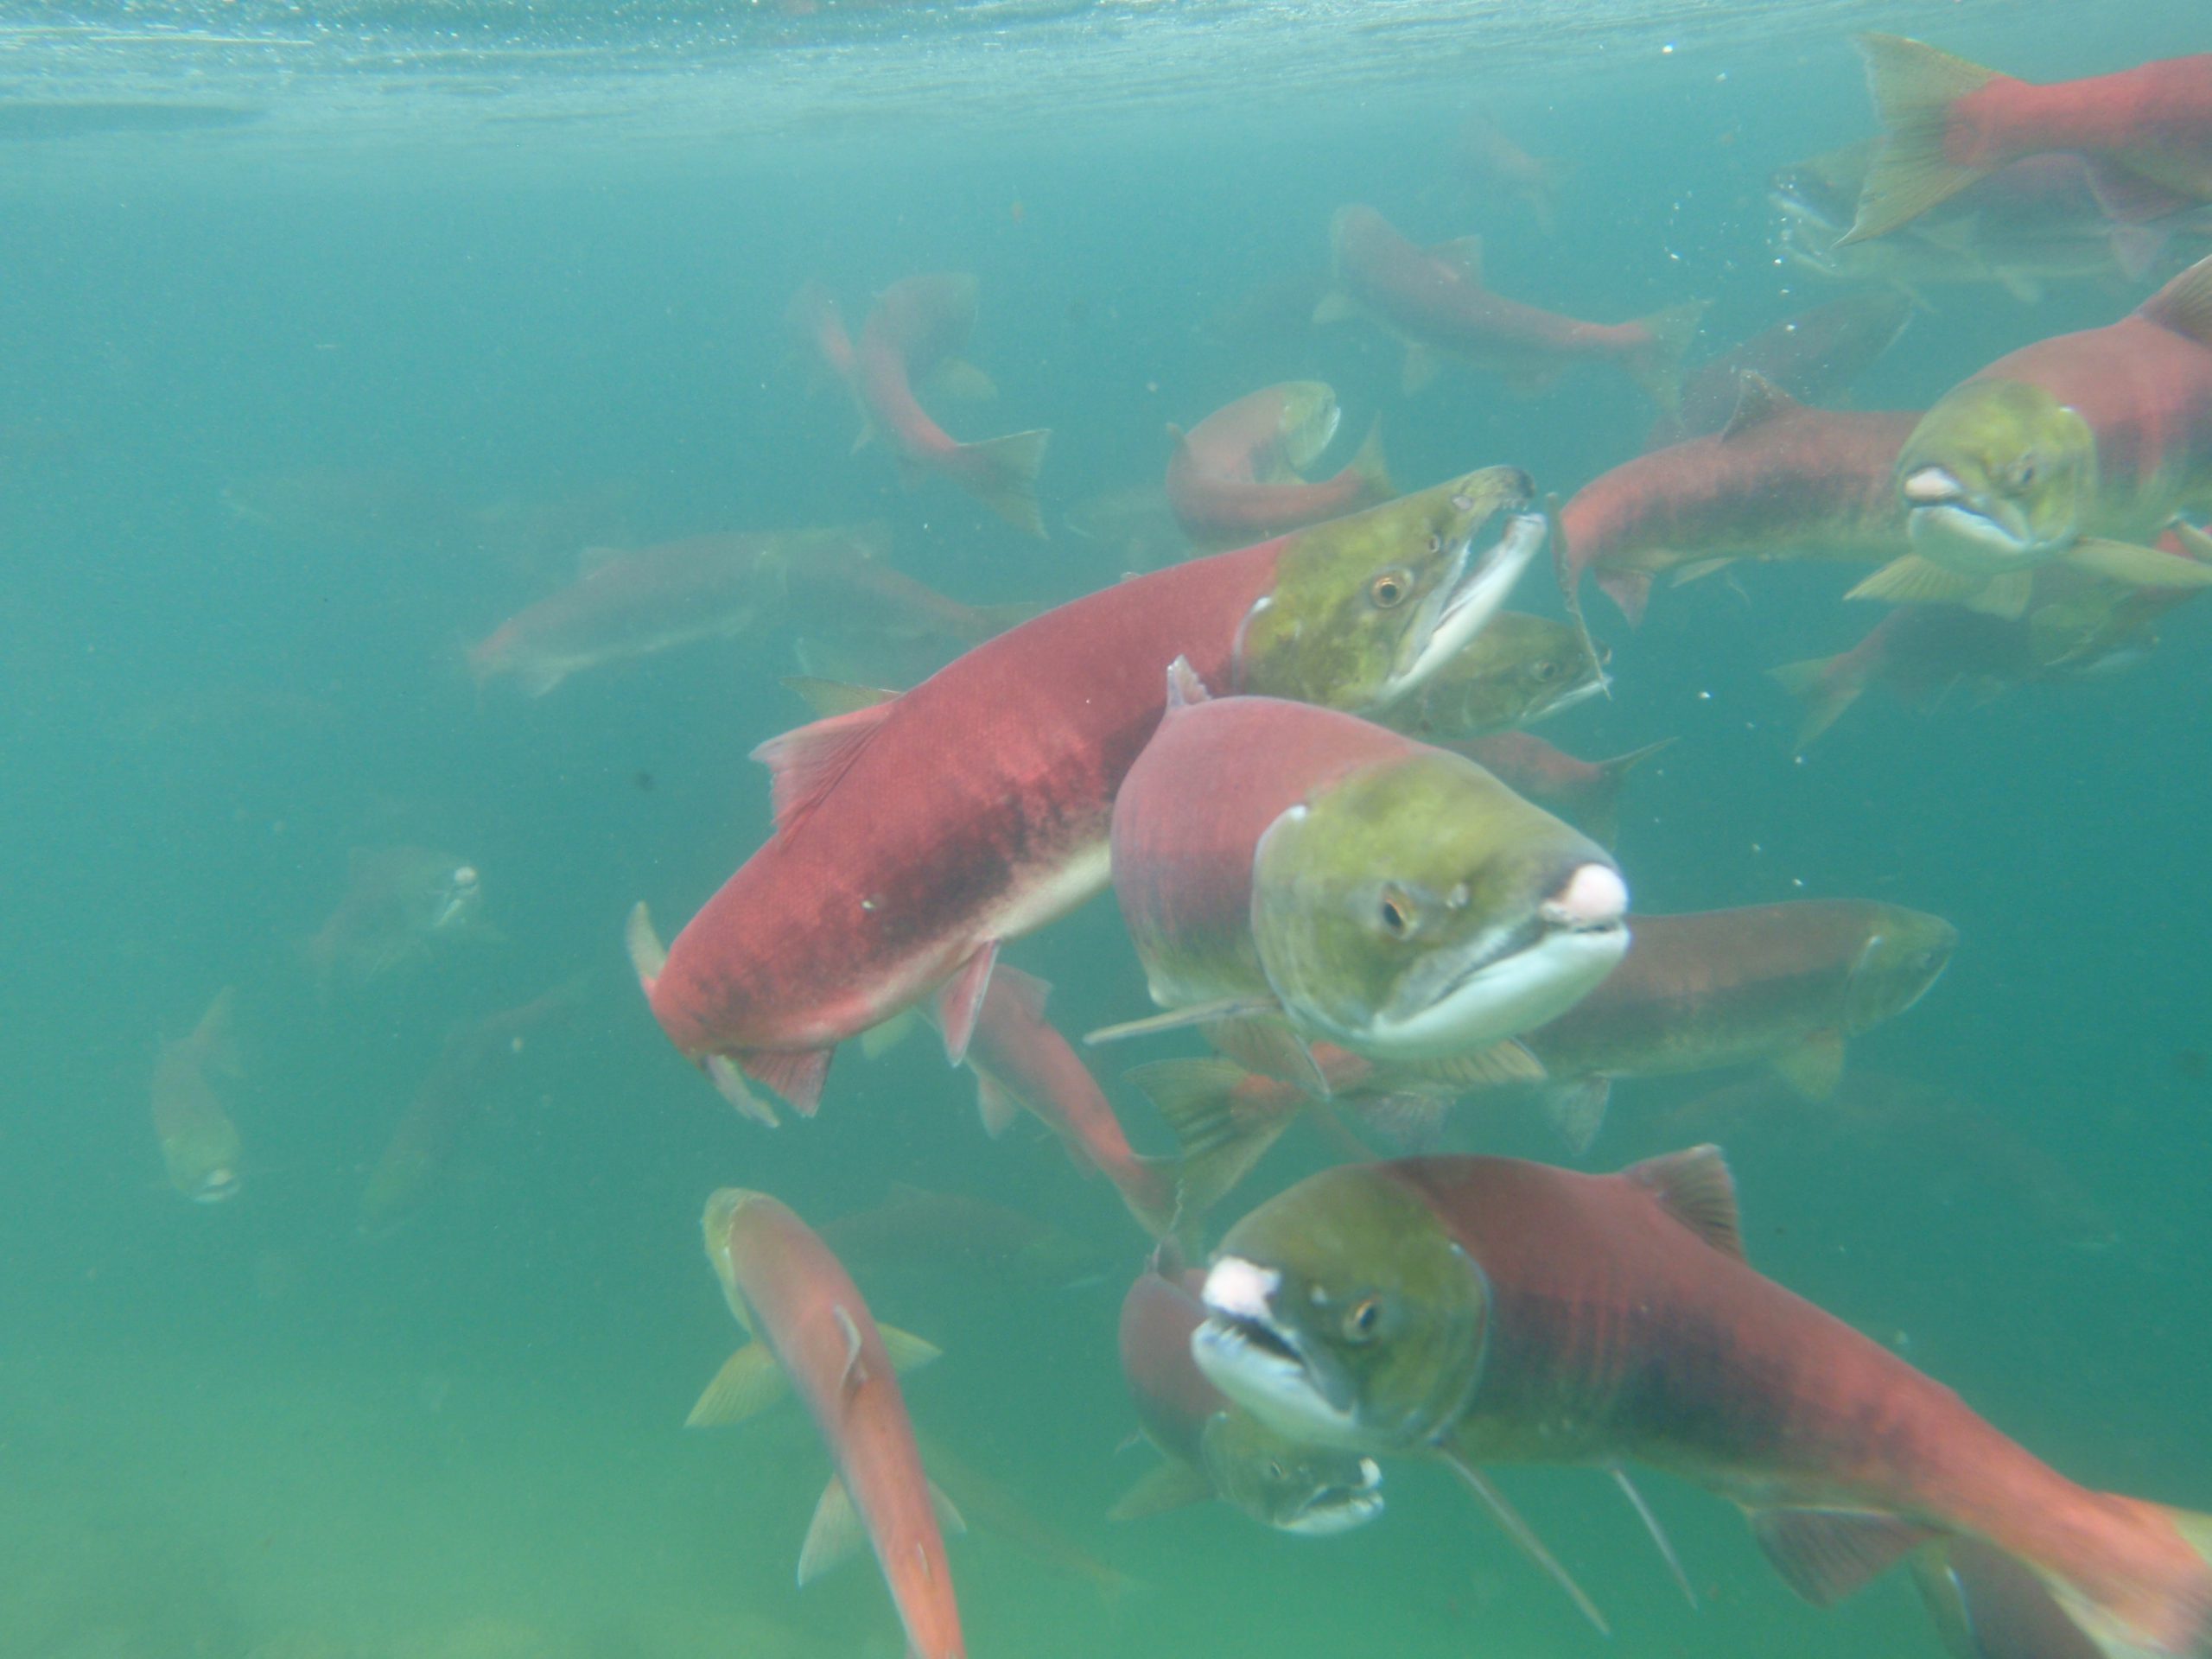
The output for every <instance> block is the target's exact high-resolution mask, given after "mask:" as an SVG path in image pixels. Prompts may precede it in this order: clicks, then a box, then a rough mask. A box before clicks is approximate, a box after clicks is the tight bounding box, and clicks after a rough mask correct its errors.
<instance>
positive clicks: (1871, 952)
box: [1844, 905, 1959, 1033]
mask: <svg viewBox="0 0 2212 1659" xmlns="http://www.w3.org/2000/svg"><path fill="white" fill-rule="evenodd" d="M1958 942H1959V930H1958V929H1956V928H1955V927H1953V926H1952V925H1950V924H1949V923H1948V922H1947V921H1945V920H1944V919H1943V918H1942V917H1941V916H1930V915H1928V914H1926V913H1925V912H1921V911H1917V910H1906V909H1904V908H1903V907H1902V906H1897V905H1884V906H1881V908H1880V912H1879V914H1878V917H1877V918H1876V920H1875V924H1874V930H1873V931H1872V933H1870V934H1869V935H1868V936H1867V938H1866V944H1865V945H1864V946H1863V947H1862V948H1861V949H1860V950H1859V959H1858V961H1856V962H1855V963H1853V964H1852V967H1851V980H1850V982H1849V984H1848V985H1847V986H1846V988H1845V989H1844V1021H1845V1025H1846V1027H1847V1029H1848V1030H1850V1031H1851V1032H1853V1033H1858V1032H1862V1031H1868V1030H1872V1028H1873V1027H1876V1026H1878V1025H1880V1024H1881V1023H1882V1021H1883V1020H1893V1019H1895V1018H1896V1017H1897V1015H1898V1014H1903V1013H1904V1011H1905V1010H1906V1009H1907V1008H1909V1007H1911V1006H1912V1005H1913V1004H1914V1003H1916V1002H1917V1001H1920V999H1921V998H1922V997H1923V996H1924V995H1927V993H1928V988H1929V986H1931V985H1933V984H1934V983H1935V982H1936V981H1937V980H1938V979H1939V978H1941V977H1942V973H1943V969H1944V968H1945V967H1946V966H1948V963H1950V960H1951V951H1952V950H1953V949H1954V947H1955V946H1956V945H1957V944H1958Z"/></svg>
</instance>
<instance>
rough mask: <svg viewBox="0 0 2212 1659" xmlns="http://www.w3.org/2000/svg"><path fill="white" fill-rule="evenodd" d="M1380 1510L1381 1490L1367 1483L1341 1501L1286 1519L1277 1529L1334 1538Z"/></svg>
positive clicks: (1359, 1525) (1381, 1509)
mask: <svg viewBox="0 0 2212 1659" xmlns="http://www.w3.org/2000/svg"><path fill="white" fill-rule="evenodd" d="M1382 1513H1383V1494H1382V1493H1381V1492H1380V1491H1376V1490H1374V1489H1373V1488H1372V1487H1370V1489H1369V1490H1368V1491H1363V1492H1359V1493H1356V1494H1354V1495H1353V1496H1352V1497H1349V1498H1346V1499H1344V1501H1343V1502H1341V1503H1330V1504H1326V1505H1325V1506H1323V1507H1321V1508H1319V1509H1312V1510H1307V1511H1306V1513H1305V1514H1303V1515H1301V1516H1299V1517H1298V1518H1297V1519H1296V1520H1295V1521H1286V1522H1283V1523H1282V1524H1281V1525H1280V1526H1278V1527H1277V1528H1276V1529H1275V1530H1276V1531H1277V1532H1291V1533H1295V1534H1297V1535H1299V1536H1300V1538H1333V1537H1334V1536H1335V1535H1337V1534H1338V1533H1340V1532H1350V1531H1351V1529H1353V1528H1354V1527H1363V1526H1365V1525H1366V1524H1367V1523H1368V1522H1370V1521H1372V1520H1373V1519H1375V1517H1376V1516H1378V1515H1380V1514H1382Z"/></svg>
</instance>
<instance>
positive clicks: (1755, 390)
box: [1720, 369, 1804, 443]
mask: <svg viewBox="0 0 2212 1659" xmlns="http://www.w3.org/2000/svg"><path fill="white" fill-rule="evenodd" d="M1803 407H1804V405H1803V404H1801V403H1799V402H1798V401H1797V400H1796V398H1795V397H1791V396H1790V395H1789V393H1788V392H1786V391H1783V389H1782V388H1781V387H1780V386H1777V385H1775V384H1774V382H1773V381H1771V380H1770V379H1768V378H1766V376H1764V375H1763V374H1761V373H1759V372H1758V371H1757V370H1756V369H1745V371H1744V372H1742V373H1740V374H1738V376H1737V377H1736V409H1735V412H1734V413H1733V414H1732V415H1730V416H1729V417H1728V424H1727V425H1726V426H1724V427H1722V428H1721V429H1720V442H1723V443H1726V442H1728V441H1729V439H1731V438H1740V437H1741V436H1743V435H1744V434H1745V433H1746V432H1749V431H1751V430H1752V429H1755V428H1757V427H1760V426H1763V425H1764V424H1765V423H1767V422H1769V421H1771V420H1774V419H1776V418H1777V417H1778V416H1783V415H1788V414H1790V413H1792V412H1794V411H1795V410H1800V409H1802V408H1803Z"/></svg>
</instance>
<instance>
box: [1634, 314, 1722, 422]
mask: <svg viewBox="0 0 2212 1659" xmlns="http://www.w3.org/2000/svg"><path fill="white" fill-rule="evenodd" d="M1705 303H1706V302H1704V301H1703V300H1692V301H1690V302H1688V304H1686V305H1670V306H1669V307H1668V308H1666V309H1665V310H1664V311H1654V312H1653V313H1652V314H1651V315H1649V316H1648V317H1639V318H1637V322H1636V326H1637V327H1639V328H1641V329H1642V330H1643V339H1642V340H1639V341H1638V342H1637V344H1636V345H1634V346H1630V348H1629V352H1628V355H1627V357H1626V358H1625V359H1624V362H1623V366H1624V367H1625V368H1626V369H1627V370H1628V372H1629V373H1630V376H1632V377H1633V378H1635V381H1636V384H1637V385H1639V386H1642V387H1643V389H1644V391H1646V392H1648V393H1649V394H1650V397H1651V400H1652V401H1653V402H1654V403H1656V404H1658V405H1659V407H1660V408H1661V409H1662V410H1665V411H1666V412H1667V413H1668V414H1669V415H1672V414H1673V413H1674V412H1675V410H1678V409H1680V408H1681V406H1682V359H1684V358H1686V357H1688V355H1689V351H1690V342H1691V341H1692V340H1695V339H1696V338H1697V325H1698V321H1699V319H1700V318H1701V317H1703V316H1704V315H1705Z"/></svg>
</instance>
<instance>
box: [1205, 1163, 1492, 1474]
mask: <svg viewBox="0 0 2212 1659" xmlns="http://www.w3.org/2000/svg"><path fill="white" fill-rule="evenodd" d="M1205 1305H1206V1318H1205V1322H1204V1323H1203V1324H1201V1325H1199V1326H1198V1330H1197V1331H1196V1332H1194V1333H1193V1334H1192V1338H1191V1352H1192V1357H1194V1358H1195V1359H1196V1360H1197V1361H1198V1369H1199V1370H1202V1371H1204V1372H1205V1374H1206V1376H1207V1377H1208V1378H1209V1379H1211V1382H1212V1383H1213V1385H1214V1386H1215V1387H1216V1388H1217V1389H1220V1390H1221V1391H1222V1392H1223V1393H1224V1394H1225V1395H1228V1396H1229V1397H1230V1399H1231V1400H1233V1401H1235V1402H1236V1403H1237V1404H1238V1405H1241V1406H1243V1408H1245V1409H1246V1410H1247V1411H1249V1412H1250V1413H1252V1414H1253V1415H1255V1416H1256V1417H1258V1418H1259V1419H1260V1420H1261V1421H1262V1422H1263V1423H1266V1424H1268V1425H1269V1426H1270V1427H1273V1428H1274V1429H1275V1430H1276V1431H1277V1432H1278V1433H1282V1434H1285V1435H1287V1436H1289V1437H1290V1438H1292V1439H1293V1440H1305V1441H1309V1442H1313V1443H1318V1444H1320V1445H1324V1446H1339V1447H1343V1448H1345V1449H1347V1450H1351V1451H1357V1452H1410V1451H1413V1450H1415V1449H1417V1448H1418V1447H1421V1446H1425V1445H1427V1444H1428V1443H1429V1442H1430V1441H1432V1440H1434V1439H1436V1437H1437V1436H1438V1435H1440V1434H1441V1433H1444V1432H1445V1431H1446V1429H1448V1428H1449V1427H1451V1425H1452V1422H1453V1421H1454V1420H1455V1419H1457V1418H1458V1416H1459V1414H1460V1412H1461V1411H1462V1410H1463V1409H1464V1408H1465V1405H1466V1402H1467V1400H1468V1397H1469V1396H1470V1395H1471V1394H1472V1393H1473V1392H1474V1388H1475V1383H1476V1381H1477V1379H1478V1377H1479V1376H1480V1375H1481V1372H1482V1365H1483V1353H1484V1338H1485V1337H1486V1334H1487V1332H1488V1328H1489V1315H1490V1293H1489V1287H1488V1286H1487V1284H1486V1282H1485V1281H1484V1278H1483V1274H1482V1271H1481V1269H1480V1268H1478V1266H1477V1265H1476V1264H1475V1262H1473V1261H1472V1260H1471V1259H1470V1257H1469V1256H1468V1255H1467V1253H1466V1252H1465V1250H1463V1249H1460V1247H1459V1243H1458V1242H1457V1241H1456V1240H1454V1239H1453V1238H1452V1236H1451V1235H1450V1234H1449V1233H1448V1232H1447V1231H1446V1230H1445V1227H1444V1224H1443V1223H1442V1222H1440V1220H1438V1219H1437V1217H1436V1214H1435V1212H1434V1211H1433V1210H1431V1209H1430V1208H1429V1207H1428V1206H1427V1205H1426V1204H1424V1203H1422V1202H1421V1199H1420V1198H1419V1197H1417V1196H1416V1195H1415V1194H1414V1192H1413V1191H1412V1189H1410V1188H1409V1187H1408V1186H1406V1185H1403V1184H1402V1182H1400V1181H1398V1180H1396V1179H1393V1178H1392V1177H1391V1176H1390V1175H1389V1173H1387V1170H1386V1169H1385V1168H1384V1167H1383V1166H1377V1165H1371V1164H1368V1165H1362V1164H1349V1165H1344V1166H1340V1167H1338V1168H1336V1169H1331V1170H1325V1171H1323V1172H1322V1173H1320V1174H1319V1175H1315V1176H1313V1177H1312V1178H1311V1179H1307V1180H1305V1181H1302V1182H1300V1184H1299V1185H1296V1186H1294V1187H1292V1188H1291V1189H1290V1190H1289V1191H1288V1192H1284V1193H1281V1194H1280V1195H1279V1196H1277V1197H1276V1198H1271V1199H1269V1200H1268V1202H1267V1203H1266V1204H1263V1205H1261V1206H1260V1207H1259V1208H1258V1209H1257V1210H1255V1211H1252V1213H1251V1214H1249V1215H1248V1216H1246V1217H1244V1218H1243V1220H1242V1221H1240V1222H1238V1223H1237V1224H1236V1225H1235V1226H1234V1227H1231V1228H1230V1230H1229V1233H1228V1236H1226V1237H1225V1238H1224V1239H1223V1240H1222V1242H1221V1249H1219V1251H1218V1252H1217V1254H1216V1255H1215V1257H1214V1262H1213V1266H1212V1267H1211V1268H1210V1269H1209V1270H1208V1271H1207V1274H1206V1281H1205Z"/></svg>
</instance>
